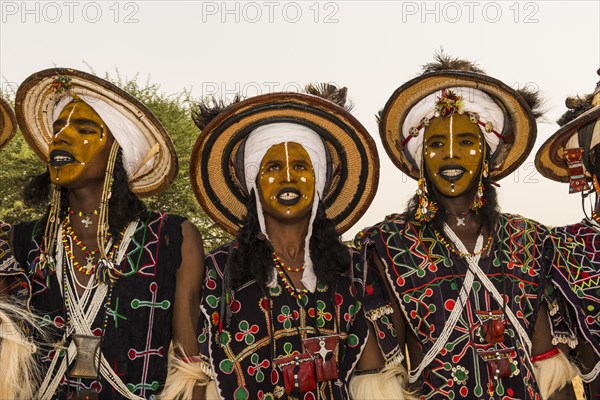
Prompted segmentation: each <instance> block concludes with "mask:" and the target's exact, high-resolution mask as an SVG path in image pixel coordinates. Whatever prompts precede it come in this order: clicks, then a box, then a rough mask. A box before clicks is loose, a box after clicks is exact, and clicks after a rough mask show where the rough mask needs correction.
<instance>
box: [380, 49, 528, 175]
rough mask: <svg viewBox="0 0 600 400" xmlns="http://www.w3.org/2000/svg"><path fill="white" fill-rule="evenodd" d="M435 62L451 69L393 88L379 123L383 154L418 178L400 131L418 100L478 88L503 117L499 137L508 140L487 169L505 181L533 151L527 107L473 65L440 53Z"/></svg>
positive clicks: (501, 84) (516, 93)
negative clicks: (448, 91) (451, 90)
mask: <svg viewBox="0 0 600 400" xmlns="http://www.w3.org/2000/svg"><path fill="white" fill-rule="evenodd" d="M437 59H438V60H441V62H440V63H441V64H447V65H448V66H449V68H450V69H446V68H445V67H446V65H443V66H441V67H439V70H433V71H427V69H426V72H425V73H424V74H423V75H421V76H418V77H416V78H414V79H412V80H410V81H408V82H406V83H405V84H403V85H402V86H400V87H399V88H398V89H396V91H395V92H394V93H393V94H392V96H391V97H390V98H389V100H388V101H387V103H386V105H385V108H384V109H383V111H382V113H381V115H380V121H379V133H380V135H381V139H382V142H383V146H384V148H385V150H386V152H387V153H388V155H389V157H390V159H391V160H392V161H393V162H394V164H395V165H396V167H398V168H399V169H400V170H401V171H402V172H404V173H406V174H407V175H408V176H410V177H412V178H413V179H419V177H420V167H421V166H420V165H416V162H415V161H414V160H413V158H412V157H411V156H410V155H409V154H408V152H407V149H406V145H405V144H406V142H407V137H405V135H404V134H403V129H402V128H403V124H404V121H405V119H406V117H407V115H408V114H409V112H410V111H411V110H412V109H413V107H415V106H416V105H417V104H418V103H419V102H420V101H421V100H423V99H424V98H425V97H427V96H429V95H431V94H433V93H435V92H438V91H440V90H443V89H449V88H464V91H465V92H466V93H467V94H468V90H469V89H477V90H480V91H482V92H484V93H485V94H487V95H488V96H490V97H491V98H492V100H493V101H494V102H495V103H497V105H498V106H499V107H500V108H501V109H502V111H503V112H504V115H505V121H504V130H503V132H502V136H503V137H505V138H510V140H505V141H502V142H501V144H500V148H499V149H498V151H497V152H496V157H495V158H494V159H493V163H492V165H491V167H492V168H491V170H490V178H491V179H493V180H498V179H501V178H504V177H505V176H507V175H509V174H510V173H511V172H512V171H514V170H515V169H516V168H518V166H519V165H520V164H521V163H523V162H524V161H525V159H526V158H527V156H528V155H529V153H530V152H531V149H532V148H533V144H534V142H535V138H536V133H537V126H536V122H535V116H534V114H533V112H532V110H531V108H530V106H529V105H528V103H527V101H526V100H525V99H524V98H523V97H522V96H521V95H520V94H519V93H518V92H517V91H516V90H514V89H512V88H511V87H509V86H508V85H506V84H504V83H503V82H501V81H499V80H498V79H495V78H492V77H490V76H488V75H485V74H484V73H482V72H483V71H482V70H480V69H479V68H473V66H474V64H472V63H469V62H468V61H463V60H459V59H451V58H448V57H447V56H445V55H443V54H442V55H438V56H437ZM432 64H433V63H432ZM432 64H428V65H426V66H425V67H428V66H430V65H432ZM453 65H454V66H460V67H465V68H472V69H474V70H475V71H477V72H473V71H466V70H461V69H456V70H453V69H452V67H453ZM533 97H537V95H534V96H533ZM536 101H537V98H536ZM407 136H409V135H407ZM409 140H410V139H409Z"/></svg>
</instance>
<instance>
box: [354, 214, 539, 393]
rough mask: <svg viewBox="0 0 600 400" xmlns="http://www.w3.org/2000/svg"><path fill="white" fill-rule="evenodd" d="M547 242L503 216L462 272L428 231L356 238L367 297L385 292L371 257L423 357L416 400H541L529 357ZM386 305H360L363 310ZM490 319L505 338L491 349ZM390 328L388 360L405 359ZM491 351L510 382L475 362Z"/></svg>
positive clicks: (415, 374)
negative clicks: (381, 268)
mask: <svg viewBox="0 0 600 400" xmlns="http://www.w3.org/2000/svg"><path fill="white" fill-rule="evenodd" d="M546 238H547V229H546V228H544V227H543V226H541V225H539V224H537V223H535V222H533V221H530V220H527V219H524V218H522V217H519V216H515V215H508V214H502V215H501V216H500V221H499V226H498V228H497V230H496V232H494V241H493V243H492V245H491V247H490V249H489V250H488V251H487V252H484V253H483V254H481V255H480V256H479V255H478V256H475V257H473V258H474V260H473V261H472V262H470V263H468V262H467V260H466V258H462V257H459V256H458V255H456V254H454V253H453V252H452V251H450V249H448V248H447V247H446V246H445V245H444V244H443V243H442V242H440V241H439V240H438V239H437V237H436V233H435V231H434V228H433V227H432V226H430V225H424V224H421V223H418V222H406V221H405V220H404V216H403V215H391V216H389V217H387V218H386V219H385V220H384V221H383V222H381V223H380V224H378V225H375V226H373V227H371V228H368V229H366V230H365V231H363V232H361V233H360V234H359V236H358V237H357V239H358V240H359V241H360V242H361V243H362V248H363V252H364V257H365V263H366V265H367V271H368V275H369V276H368V277H367V284H368V285H367V288H369V285H374V287H376V286H382V284H381V282H378V281H379V280H380V279H381V278H380V277H379V274H378V273H376V272H375V271H377V268H376V267H373V260H372V257H373V256H374V254H375V253H376V256H377V257H378V258H379V259H380V260H381V262H382V264H383V265H384V268H385V273H386V275H387V276H386V277H385V278H383V279H387V280H388V283H389V285H390V286H391V287H392V288H393V290H394V292H395V293H394V295H395V297H396V300H398V303H399V305H400V308H401V312H402V313H403V315H404V319H405V321H406V323H407V329H410V330H411V331H412V333H413V334H414V335H415V336H416V338H417V341H418V343H419V346H420V348H421V351H422V353H423V355H424V359H423V361H422V363H421V364H420V365H412V366H411V367H412V371H411V372H410V382H411V383H414V384H415V385H417V392H418V393H420V395H421V396H420V398H421V399H440V400H441V399H460V398H469V399H473V398H488V399H489V398H496V399H503V400H509V399H539V398H540V396H539V393H538V388H537V384H536V381H535V378H534V376H533V366H532V363H531V361H530V351H531V334H532V330H533V327H534V324H535V318H536V314H537V310H538V308H539V305H540V300H541V299H542V297H543V291H544V284H543V283H544V282H545V281H546V274H547V272H546V267H545V266H546V265H548V261H547V260H548V258H549V256H548V255H547V254H546V253H547V251H546V250H545V240H546ZM449 243H451V242H449ZM459 292H460V295H459ZM380 293H385V292H380V291H378V290H374V291H373V294H372V296H374V297H380V296H381V294H380ZM367 298H368V296H367ZM503 299H505V300H506V306H504V304H503V303H504V300H503ZM385 303H386V300H385V299H383V300H380V301H374V300H372V301H367V300H365V306H366V307H369V305H370V304H374V305H377V304H379V307H381V305H382V304H385ZM384 309H385V308H384ZM365 311H366V312H367V313H369V311H370V310H369V309H368V308H367V309H366V310H365ZM478 311H479V313H478ZM376 314H379V315H383V316H385V317H386V318H388V319H389V317H390V316H389V315H386V314H388V313H387V312H376ZM490 314H491V315H490ZM495 319H499V320H502V319H504V321H505V322H506V325H505V326H506V330H505V333H504V334H503V335H501V336H500V337H499V338H498V337H497V338H495V340H494V339H492V338H491V337H490V336H488V335H486V331H487V332H490V331H489V325H485V322H486V321H490V320H491V321H492V322H489V323H493V321H494V320H495ZM386 326H389V327H390V328H391V324H389V323H387V324H386V323H379V324H378V330H380V331H383V333H384V335H383V337H384V339H386V340H380V347H381V350H382V353H383V354H384V355H386V358H388V360H389V359H390V358H391V357H398V353H401V349H399V348H398V347H397V342H395V341H393V340H389V337H390V335H392V336H394V334H393V332H390V329H387V332H386ZM379 336H380V338H382V335H381V334H380V335H379ZM394 346H395V348H394ZM489 350H495V351H493V352H491V354H492V355H491V358H494V357H498V355H497V354H496V352H498V353H499V354H500V356H501V357H503V358H505V360H506V361H505V362H506V364H505V367H509V368H510V369H509V370H508V371H509V372H508V374H510V376H509V377H505V378H498V379H495V378H496V376H495V375H496V374H497V373H498V371H496V368H497V366H498V364H496V365H495V366H494V367H493V368H490V369H488V365H487V364H488V362H486V360H484V358H483V355H484V354H485V353H484V354H480V352H482V351H489ZM415 382H418V383H415Z"/></svg>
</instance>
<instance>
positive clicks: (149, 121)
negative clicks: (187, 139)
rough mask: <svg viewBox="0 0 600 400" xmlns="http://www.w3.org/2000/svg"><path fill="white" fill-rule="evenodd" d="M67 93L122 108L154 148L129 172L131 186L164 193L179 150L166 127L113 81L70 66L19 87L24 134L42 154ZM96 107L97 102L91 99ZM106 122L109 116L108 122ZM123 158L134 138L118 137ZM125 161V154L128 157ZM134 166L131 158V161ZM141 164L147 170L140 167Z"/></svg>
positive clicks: (141, 192)
mask: <svg viewBox="0 0 600 400" xmlns="http://www.w3.org/2000/svg"><path fill="white" fill-rule="evenodd" d="M65 95H71V96H72V95H76V96H81V97H85V98H93V99H99V100H101V101H103V102H104V103H106V104H108V105H109V106H110V107H112V108H113V109H114V110H116V111H117V112H118V113H119V117H121V116H122V117H123V118H126V119H127V121H128V122H129V123H131V124H133V126H134V127H135V128H137V131H139V132H140V133H141V138H142V139H138V140H141V141H143V140H145V141H146V142H145V143H143V145H144V146H145V147H146V148H148V149H150V151H149V152H148V153H147V154H146V156H145V157H142V160H141V161H140V162H139V165H138V167H139V168H138V170H137V173H136V171H128V173H129V175H130V176H129V177H130V182H129V185H130V188H131V190H132V191H133V192H134V193H136V194H137V195H138V196H140V197H145V196H151V195H155V194H158V193H160V192H162V191H163V190H164V189H166V188H167V187H168V186H169V185H170V184H171V183H172V182H173V180H174V179H175V177H176V175H177V169H178V165H177V155H176V153H175V148H174V146H173V142H172V141H171V138H170V137H169V135H168V133H167V131H166V130H165V128H164V127H163V125H162V124H161V123H160V121H159V120H158V119H157V118H156V116H154V114H153V113H152V112H151V111H150V110H149V109H148V108H147V107H146V106H145V105H144V104H142V103H141V102H140V101H139V100H137V99H136V98H135V97H133V96H132V95H130V94H129V93H127V92H125V91H124V90H122V89H120V88H118V87H117V86H115V85H113V84H112V83H110V82H107V81H105V80H104V79H101V78H98V77H97V76H94V75H91V74H88V73H85V72H82V71H77V70H74V69H70V68H51V69H46V70H43V71H40V72H36V73H34V74H33V75H31V76H30V77H29V78H27V79H26V80H25V81H24V82H23V83H22V84H21V86H20V87H19V89H18V90H17V96H16V102H15V111H16V115H17V121H18V123H19V127H20V128H21V131H22V132H23V135H24V136H25V139H26V140H27V142H28V143H29V145H30V146H31V147H32V148H33V150H34V151H35V152H36V153H37V154H38V156H39V157H40V158H41V159H42V160H44V162H48V146H49V144H50V142H51V140H52V137H53V129H52V124H53V122H54V121H53V118H54V109H55V107H56V106H57V104H58V102H59V101H60V100H61V99H62V98H63V97H64V96H65ZM90 106H92V107H94V104H90ZM105 122H106V121H105ZM115 139H116V140H117V142H119V145H121V147H122V148H123V151H124V158H125V157H126V154H127V149H126V148H124V147H125V146H135V145H136V144H135V143H134V142H135V141H134V142H127V143H125V140H121V141H120V140H119V139H118V138H117V137H115ZM125 161H126V160H125V159H124V162H125ZM128 165H131V162H129V163H128ZM142 167H143V169H142Z"/></svg>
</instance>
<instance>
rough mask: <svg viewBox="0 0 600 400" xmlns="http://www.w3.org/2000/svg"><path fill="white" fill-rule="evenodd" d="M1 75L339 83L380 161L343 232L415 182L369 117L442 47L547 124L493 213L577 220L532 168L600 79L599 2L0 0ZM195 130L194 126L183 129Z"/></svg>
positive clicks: (202, 86)
mask: <svg viewBox="0 0 600 400" xmlns="http://www.w3.org/2000/svg"><path fill="white" fill-rule="evenodd" d="M0 7H1V8H0V76H1V82H2V91H3V92H10V91H14V90H16V87H17V86H18V84H19V83H20V82H22V81H23V80H24V79H25V78H26V77H27V76H29V75H30V74H31V73H33V72H36V71H38V70H41V69H45V68H49V67H53V66H61V67H71V68H76V69H81V70H84V71H89V68H88V66H87V65H86V63H87V64H89V65H91V66H92V67H93V68H94V70H95V71H96V72H97V73H98V74H100V75H103V74H104V73H105V72H109V73H112V74H114V72H115V69H116V68H118V70H119V72H120V73H121V75H122V76H126V77H133V76H134V75H135V74H137V73H139V74H140V76H141V78H142V79H145V78H146V77H147V76H148V75H149V76H150V77H151V80H152V82H154V83H158V84H160V85H161V88H162V90H163V91H164V92H165V93H175V92H180V91H181V90H182V89H184V88H187V89H190V90H191V91H192V95H193V96H194V97H200V96H202V95H212V94H214V95H217V96H231V95H232V94H233V93H236V92H241V93H242V94H245V95H247V96H252V95H256V94H262V93H267V92H270V91H281V90H286V89H287V90H297V89H298V88H300V87H302V86H304V84H305V83H308V82H311V81H314V82H333V83H336V84H338V85H343V86H347V87H348V88H349V96H350V98H351V99H352V100H353V102H354V104H355V108H354V112H353V113H354V115H355V116H356V117H357V118H358V119H359V120H360V121H361V122H362V123H363V124H364V125H365V127H366V128H367V129H368V130H369V132H371V134H372V135H373V137H374V139H375V141H376V143H377V145H378V150H379V156H380V160H381V177H380V183H379V190H378V192H377V196H376V198H375V200H374V201H373V203H372V205H371V207H370V209H369V210H368V212H367V213H366V214H365V215H364V217H363V218H362V219H361V220H360V221H359V222H358V223H357V224H356V225H355V226H354V227H353V228H352V229H351V230H350V231H349V232H348V233H347V234H346V235H344V236H345V237H346V238H349V237H351V236H352V235H354V234H355V233H356V232H357V231H358V230H359V229H360V228H361V227H364V226H367V225H372V224H374V223H376V222H378V221H380V220H382V219H383V217H384V216H385V215H387V214H390V213H393V212H401V211H402V210H404V208H405V205H406V201H407V200H408V199H409V198H410V197H411V196H412V194H413V193H414V191H415V189H416V182H414V181H412V180H411V179H409V178H406V177H405V176H402V175H401V173H400V171H399V170H397V169H396V168H395V167H394V166H393V164H392V163H391V161H389V159H388V157H387V154H386V153H385V151H384V149H383V147H382V146H381V140H380V139H379V134H378V130H377V126H376V123H375V118H374V115H375V113H376V112H377V111H378V110H379V109H381V108H382V107H383V105H384V104H385V102H386V101H387V99H388V97H389V96H390V95H391V94H392V93H393V92H394V90H395V89H396V88H397V87H399V86H400V85H402V83H404V82H406V81H407V80H409V79H411V78H413V77H414V76H416V75H417V73H418V72H419V71H420V67H421V65H422V64H424V63H427V62H429V61H431V60H432V55H433V53H434V52H435V51H436V50H438V49H440V47H443V48H444V49H445V50H446V51H447V52H448V53H449V54H452V55H454V56H458V57H462V58H467V59H471V60H474V61H477V62H478V63H479V65H480V66H481V67H482V68H483V69H485V70H486V72H487V73H488V74H489V75H491V76H493V77H495V78H497V79H500V80H502V81H503V82H505V83H506V84H508V85H510V86H512V87H514V88H517V87H522V86H524V85H534V86H535V87H538V88H539V89H540V90H541V91H542V94H543V96H544V97H545V99H546V100H547V103H546V108H547V110H548V112H547V114H546V122H542V123H539V125H538V138H537V142H536V146H535V147H534V150H533V152H532V153H531V155H530V157H529V158H528V159H527V161H526V162H525V164H523V165H522V166H521V168H520V169H519V170H518V171H517V172H515V173H514V174H513V175H512V176H509V177H507V178H505V179H503V180H502V181H500V184H501V186H502V187H501V188H500V189H499V193H500V206H501V208H502V211H504V212H511V213H518V214H521V215H524V216H526V217H529V218H533V219H535V220H538V221H540V222H543V223H546V224H549V225H565V224H569V223H573V222H576V221H578V220H580V219H581V218H582V217H583V213H582V210H581V199H580V197H579V196H578V195H569V194H568V188H567V185H566V184H559V183H554V182H551V181H548V180H547V179H545V178H543V177H542V176H541V175H540V174H539V173H537V172H536V171H535V168H534V166H533V157H534V155H535V151H536V150H537V149H538V148H539V146H540V145H541V143H542V142H543V141H544V140H545V139H547V138H548V137H549V136H550V135H551V134H552V133H554V132H555V131H556V130H557V129H558V125H556V123H555V122H554V121H555V120H556V119H557V118H558V117H559V116H560V115H562V113H563V112H564V111H565V106H564V100H565V98H566V97H567V96H571V95H574V94H577V93H589V92H592V91H593V90H594V88H595V86H596V83H597V82H598V80H599V79H600V77H598V75H597V74H596V70H597V69H598V68H599V67H600V2H599V1H523V2H516V1H507V2H504V1H496V2H493V1H456V2H454V1H451V2H422V1H398V2H384V1H381V2H377V1H321V2H316V1H296V2H281V1H256V2H222V1H169V2H167V1H122V2H116V1H107V2H104V1H96V2H80V1H53V2H34V1H32V2H22V1H0ZM194 134H196V133H194Z"/></svg>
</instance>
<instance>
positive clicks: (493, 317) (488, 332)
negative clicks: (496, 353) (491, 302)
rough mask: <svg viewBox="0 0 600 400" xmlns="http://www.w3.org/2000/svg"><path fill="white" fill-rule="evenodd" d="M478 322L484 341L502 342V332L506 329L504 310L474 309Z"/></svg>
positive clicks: (490, 342)
mask: <svg viewBox="0 0 600 400" xmlns="http://www.w3.org/2000/svg"><path fill="white" fill-rule="evenodd" d="M475 314H476V315H477V318H479V322H480V323H481V333H482V335H483V337H484V338H485V341H486V342H487V343H489V344H496V343H503V342H504V332H505V331H506V320H505V319H504V311H502V310H492V311H483V310H477V311H475Z"/></svg>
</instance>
